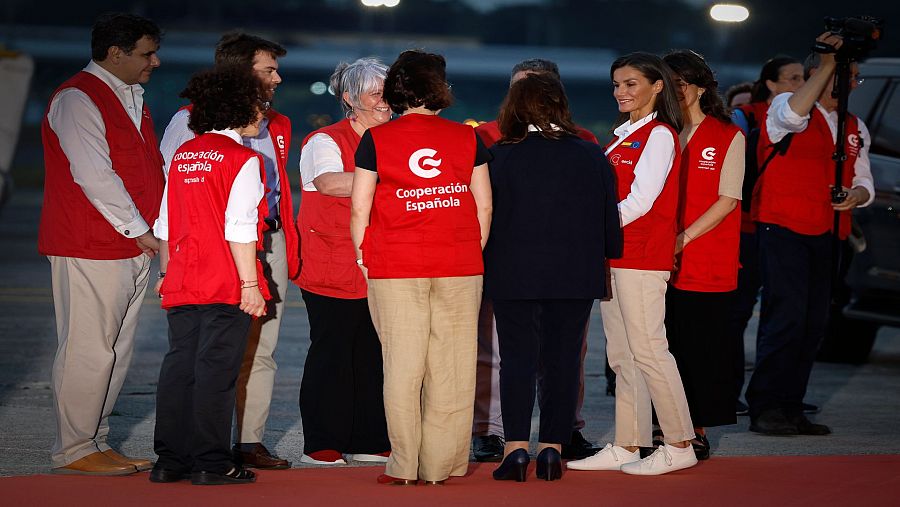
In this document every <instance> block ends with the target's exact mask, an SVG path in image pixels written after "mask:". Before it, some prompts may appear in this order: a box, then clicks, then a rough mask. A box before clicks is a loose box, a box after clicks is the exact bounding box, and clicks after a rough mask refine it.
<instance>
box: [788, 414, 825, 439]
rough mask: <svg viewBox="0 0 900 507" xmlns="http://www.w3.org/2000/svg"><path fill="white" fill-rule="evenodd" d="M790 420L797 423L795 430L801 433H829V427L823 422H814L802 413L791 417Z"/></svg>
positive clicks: (819, 434) (817, 434) (816, 434)
mask: <svg viewBox="0 0 900 507" xmlns="http://www.w3.org/2000/svg"><path fill="white" fill-rule="evenodd" d="M790 420H791V422H792V423H794V424H795V425H797V432H798V433H800V434H801V435H815V436H821V435H829V434H831V428H829V427H828V426H825V425H824V424H816V423H814V422H812V421H810V420H809V419H807V418H806V416H805V415H803V414H801V415H798V416H794V417H791V418H790Z"/></svg>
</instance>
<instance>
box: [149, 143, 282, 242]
mask: <svg viewBox="0 0 900 507" xmlns="http://www.w3.org/2000/svg"><path fill="white" fill-rule="evenodd" d="M210 133H212V134H222V135H225V136H228V137H229V138H231V139H232V140H233V141H234V142H236V143H238V144H243V143H242V142H241V136H240V135H238V133H237V132H235V131H234V130H213V131H211V132H210ZM173 155H174V153H173ZM168 182H169V180H167V181H166V189H165V191H164V192H163V198H162V204H161V205H160V207H159V219H158V220H157V221H156V223H155V224H154V225H153V235H154V236H156V237H157V238H159V239H162V240H165V241H168V240H169V199H168V198H169V183H168ZM264 194H265V188H264V187H263V183H262V180H261V179H260V177H259V160H258V159H257V158H256V157H251V158H250V160H248V161H247V162H245V163H244V165H243V166H241V170H240V171H238V174H237V176H236V177H235V178H234V182H233V183H232V184H231V189H230V191H229V193H228V204H227V206H226V207H225V240H226V241H231V242H233V243H254V242H256V240H257V235H256V230H257V227H256V225H257V223H258V222H259V214H258V212H257V207H258V206H259V201H260V200H262V198H263V195H264Z"/></svg>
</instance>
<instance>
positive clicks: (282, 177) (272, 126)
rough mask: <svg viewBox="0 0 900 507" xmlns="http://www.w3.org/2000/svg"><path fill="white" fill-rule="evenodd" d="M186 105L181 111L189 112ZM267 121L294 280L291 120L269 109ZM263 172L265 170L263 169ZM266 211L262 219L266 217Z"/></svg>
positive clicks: (296, 247) (295, 242)
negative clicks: (290, 166) (288, 168)
mask: <svg viewBox="0 0 900 507" xmlns="http://www.w3.org/2000/svg"><path fill="white" fill-rule="evenodd" d="M191 107H192V106H191V105H190V104H188V105H186V106H184V107H182V108H181V109H187V110H188V111H190V110H191ZM266 118H267V119H268V120H269V125H268V130H269V136H270V138H271V139H272V144H273V145H274V146H275V156H276V165H277V166H278V182H279V185H280V186H281V197H280V199H279V200H278V214H279V218H280V220H281V228H282V230H283V231H284V249H285V251H286V253H287V261H288V278H290V279H291V280H294V279H296V278H297V277H298V276H299V275H300V246H299V245H298V243H299V241H300V239H299V235H298V234H297V224H296V223H295V222H294V204H293V199H292V198H291V184H290V180H289V179H288V175H287V162H288V150H289V149H290V147H291V120H290V119H289V118H288V117H287V116H285V115H283V114H281V113H279V112H277V111H275V110H274V109H269V111H268V112H267V113H266ZM263 171H264V172H265V168H263ZM268 216H269V213H268V211H267V212H266V213H265V214H263V218H265V217H268Z"/></svg>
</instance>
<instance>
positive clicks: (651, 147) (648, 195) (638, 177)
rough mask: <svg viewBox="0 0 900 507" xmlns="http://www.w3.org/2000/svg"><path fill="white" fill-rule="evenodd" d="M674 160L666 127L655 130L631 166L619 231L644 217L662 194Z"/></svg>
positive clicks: (673, 140) (672, 142)
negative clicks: (632, 176)
mask: <svg viewBox="0 0 900 507" xmlns="http://www.w3.org/2000/svg"><path fill="white" fill-rule="evenodd" d="M674 160H675V138H674V137H673V136H672V133H671V132H669V130H668V129H666V128H665V127H654V128H653V130H652V131H651V132H650V136H649V137H648V138H647V145H646V146H645V147H644V151H643V152H642V153H641V158H640V159H638V162H637V164H635V166H634V182H632V184H631V189H630V191H629V193H628V196H627V197H625V199H623V200H622V201H621V202H619V216H620V217H621V219H622V227H625V226H626V225H628V224H630V223H631V222H634V221H635V220H637V219H638V218H641V217H642V216H644V215H646V214H647V213H648V212H649V211H650V209H651V208H653V203H654V202H656V198H657V197H659V194H660V193H662V189H663V186H665V184H666V178H667V177H668V176H669V172H670V171H671V170H672V163H673V162H674Z"/></svg>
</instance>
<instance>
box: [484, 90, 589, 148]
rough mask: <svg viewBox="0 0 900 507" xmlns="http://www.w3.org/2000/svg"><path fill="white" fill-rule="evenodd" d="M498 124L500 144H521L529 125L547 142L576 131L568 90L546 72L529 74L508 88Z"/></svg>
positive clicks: (573, 133)
mask: <svg viewBox="0 0 900 507" xmlns="http://www.w3.org/2000/svg"><path fill="white" fill-rule="evenodd" d="M497 124H498V127H499V128H500V133H501V134H502V135H503V137H502V138H501V140H500V142H501V143H518V142H520V141H522V140H523V139H525V137H526V136H527V135H528V126H529V125H534V126H535V127H537V128H538V131H539V132H540V134H541V135H542V136H544V137H545V138H548V139H559V138H561V137H563V136H564V135H566V134H572V135H575V131H576V127H575V124H574V123H572V113H571V112H570V111H569V99H568V98H567V97H566V91H565V90H564V89H563V85H562V83H561V82H560V81H559V79H556V77H554V76H552V75H550V74H547V73H536V74H530V75H528V76H527V77H525V78H523V79H520V80H518V81H516V82H515V83H513V84H512V86H510V87H509V93H507V94H506V98H505V99H504V100H503V105H502V106H500V115H499V117H498V118H497ZM554 126H555V128H554Z"/></svg>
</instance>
